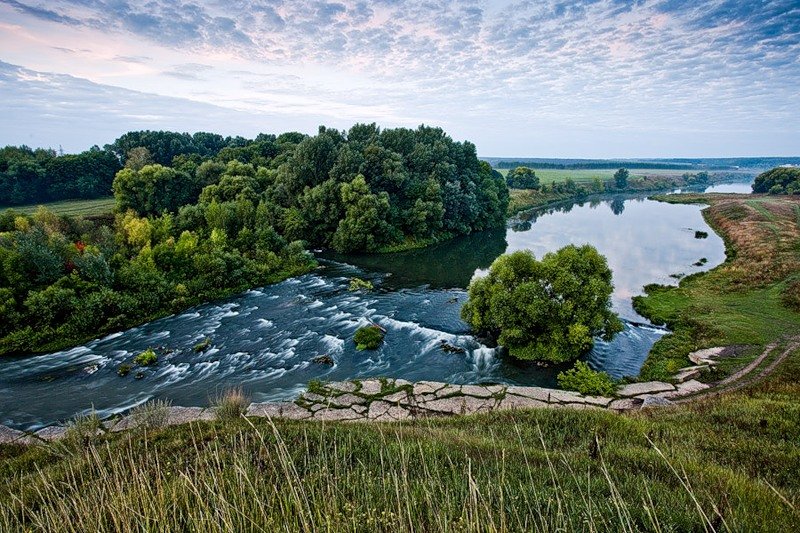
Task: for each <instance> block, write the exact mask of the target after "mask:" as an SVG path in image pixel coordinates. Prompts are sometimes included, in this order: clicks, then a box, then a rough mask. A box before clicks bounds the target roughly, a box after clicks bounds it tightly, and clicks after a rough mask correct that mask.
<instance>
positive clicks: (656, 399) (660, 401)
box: [642, 396, 675, 407]
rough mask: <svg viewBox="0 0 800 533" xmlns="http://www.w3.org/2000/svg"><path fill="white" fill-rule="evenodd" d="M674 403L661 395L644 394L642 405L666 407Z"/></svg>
mask: <svg viewBox="0 0 800 533" xmlns="http://www.w3.org/2000/svg"><path fill="white" fill-rule="evenodd" d="M670 405H675V403H674V402H672V401H671V400H668V399H667V398H664V397H662V396H645V397H644V401H643V402H642V407H667V406H670Z"/></svg>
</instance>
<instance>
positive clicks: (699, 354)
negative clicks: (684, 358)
mask: <svg viewBox="0 0 800 533" xmlns="http://www.w3.org/2000/svg"><path fill="white" fill-rule="evenodd" d="M724 350H725V347H724V346H719V347H716V348H705V349H704V350H697V351H695V352H692V353H690V354H689V360H690V361H691V362H692V363H694V364H696V365H700V364H703V363H713V362H714V361H713V360H714V359H716V358H717V357H719V356H720V354H721V353H722V352H723V351H724Z"/></svg>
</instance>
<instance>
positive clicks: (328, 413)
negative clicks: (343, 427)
mask: <svg viewBox="0 0 800 533" xmlns="http://www.w3.org/2000/svg"><path fill="white" fill-rule="evenodd" d="M359 418H363V417H362V416H361V415H360V414H358V413H356V412H355V411H353V410H352V409H320V410H319V411H317V412H316V413H314V420H323V421H326V422H335V421H338V420H357V419H359Z"/></svg>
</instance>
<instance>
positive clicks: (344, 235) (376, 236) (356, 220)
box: [332, 174, 391, 252]
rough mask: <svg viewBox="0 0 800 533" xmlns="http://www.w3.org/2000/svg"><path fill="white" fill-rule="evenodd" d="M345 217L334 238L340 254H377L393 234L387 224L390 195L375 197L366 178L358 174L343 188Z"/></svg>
mask: <svg viewBox="0 0 800 533" xmlns="http://www.w3.org/2000/svg"><path fill="white" fill-rule="evenodd" d="M341 197H342V204H343V205H344V207H345V216H344V218H343V219H342V220H341V221H340V222H339V225H338V227H337V228H336V233H334V235H333V239H332V245H333V247H334V248H335V249H336V250H337V251H339V252H354V251H368V252H369V251H375V250H377V249H378V247H379V246H380V245H381V244H383V243H384V242H385V237H386V236H388V235H389V234H390V232H391V227H390V226H389V224H388V223H387V222H386V215H387V214H388V212H389V195H387V194H386V193H385V192H384V193H381V194H372V192H371V191H370V188H369V185H367V182H366V180H365V179H364V176H362V175H360V174H359V175H358V176H356V178H355V179H354V180H353V181H352V182H350V183H344V184H342V186H341Z"/></svg>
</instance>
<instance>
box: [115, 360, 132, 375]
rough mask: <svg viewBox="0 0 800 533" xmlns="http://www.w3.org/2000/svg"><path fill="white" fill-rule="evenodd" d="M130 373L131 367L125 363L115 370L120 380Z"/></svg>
mask: <svg viewBox="0 0 800 533" xmlns="http://www.w3.org/2000/svg"><path fill="white" fill-rule="evenodd" d="M130 373H131V365H129V364H127V363H122V364H121V365H119V368H117V375H118V376H119V377H121V378H124V377H125V376H127V375H128V374H130Z"/></svg>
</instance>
